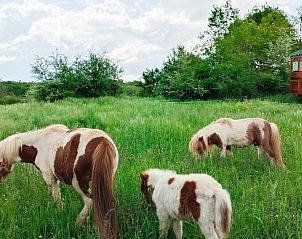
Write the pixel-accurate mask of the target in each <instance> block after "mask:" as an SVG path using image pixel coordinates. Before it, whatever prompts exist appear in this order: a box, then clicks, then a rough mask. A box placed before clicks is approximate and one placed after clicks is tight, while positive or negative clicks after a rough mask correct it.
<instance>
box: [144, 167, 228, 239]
mask: <svg viewBox="0 0 302 239" xmlns="http://www.w3.org/2000/svg"><path fill="white" fill-rule="evenodd" d="M140 178H141V190H142V192H143V193H144V194H145V197H146V198H147V199H150V198H152V201H153V203H154V204H155V206H156V213H157V217H158V220H159V229H160V236H161V237H163V238H166V237H167V234H168V230H169V227H170V219H172V220H173V230H174V233H175V236H176V238H177V239H181V238H182V234H183V230H182V221H183V220H184V219H193V220H195V221H196V222H197V223H198V225H199V227H200V230H201V231H202V232H203V234H204V236H205V238H206V239H222V238H225V237H226V236H227V234H228V232H229V230H230V225H231V217H232V206H231V199H230V195H229V193H228V192H227V191H226V190H224V189H222V187H221V185H220V184H219V183H218V182H217V181H216V180H215V179H214V178H212V177H211V176H209V175H207V174H188V175H179V174H176V173H175V172H173V171H169V170H160V169H148V170H146V171H144V172H142V173H141V174H140Z"/></svg>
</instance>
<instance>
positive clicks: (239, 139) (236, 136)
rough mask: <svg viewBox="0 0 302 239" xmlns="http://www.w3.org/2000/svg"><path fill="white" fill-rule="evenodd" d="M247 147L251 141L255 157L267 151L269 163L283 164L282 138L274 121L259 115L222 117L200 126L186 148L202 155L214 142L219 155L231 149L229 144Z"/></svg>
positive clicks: (279, 165) (281, 165)
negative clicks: (233, 117)
mask: <svg viewBox="0 0 302 239" xmlns="http://www.w3.org/2000/svg"><path fill="white" fill-rule="evenodd" d="M233 145H235V146H239V147H246V146H249V145H254V146H256V147H257V149H258V157H259V158H261V157H262V156H263V154H266V155H267V156H268V157H269V159H270V162H271V164H272V165H275V166H277V167H280V168H285V165H284V163H283V161H282V156H281V139H280V134H279V129H278V127H277V125H276V124H274V123H271V122H268V121H266V120H264V119H262V118H246V119H239V120H234V119H230V118H221V119H218V120H216V121H215V122H212V123H211V124H210V125H208V126H206V127H204V128H202V129H200V130H199V131H198V132H197V133H196V134H195V135H193V137H192V138H191V140H190V143H189V150H190V151H191V152H192V153H194V154H196V155H198V156H203V155H205V154H207V153H209V152H211V150H212V149H213V147H214V146H217V147H218V148H219V149H221V157H225V155H226V153H227V152H229V153H231V146H233Z"/></svg>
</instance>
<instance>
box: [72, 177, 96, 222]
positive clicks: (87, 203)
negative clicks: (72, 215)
mask: <svg viewBox="0 0 302 239" xmlns="http://www.w3.org/2000/svg"><path fill="white" fill-rule="evenodd" d="M72 186H73V188H74V189H75V190H76V191H77V192H78V193H79V194H80V195H81V197H82V199H83V201H84V207H83V209H82V211H81V212H80V213H79V215H78V217H77V220H76V225H77V226H81V225H84V224H85V223H86V222H87V218H88V215H89V213H90V211H91V208H92V199H91V198H90V197H89V196H87V195H86V194H85V193H84V192H83V191H82V190H81V188H80V187H79V183H78V181H77V180H76V178H74V179H73V180H72ZM87 186H88V185H87ZM87 189H88V188H87Z"/></svg>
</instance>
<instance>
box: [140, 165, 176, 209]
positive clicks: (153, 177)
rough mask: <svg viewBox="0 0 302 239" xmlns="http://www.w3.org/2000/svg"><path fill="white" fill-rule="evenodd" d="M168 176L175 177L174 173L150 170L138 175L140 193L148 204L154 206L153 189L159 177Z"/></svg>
mask: <svg viewBox="0 0 302 239" xmlns="http://www.w3.org/2000/svg"><path fill="white" fill-rule="evenodd" d="M168 175H175V172H174V171H170V170H161V169H157V168H151V169H148V170H146V171H144V172H141V173H140V180H141V191H142V193H143V194H144V196H145V199H146V200H147V202H148V204H151V205H152V206H154V203H153V201H152V194H153V191H154V188H155V186H156V184H157V182H158V180H159V179H160V178H161V177H163V176H168Z"/></svg>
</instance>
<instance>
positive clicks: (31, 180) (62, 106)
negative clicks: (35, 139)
mask: <svg viewBox="0 0 302 239" xmlns="http://www.w3.org/2000/svg"><path fill="white" fill-rule="evenodd" d="M220 117H232V118H242V117H263V118H266V119H268V120H269V121H272V122H275V123H276V124H277V125H278V126H279V129H280V132H281V137H282V151H283V158H284V163H285V165H286V166H287V168H288V169H289V171H284V170H278V169H275V168H272V167H271V166H270V165H269V162H268V159H267V158H264V159H263V160H262V161H260V160H259V159H258V158H257V152H256V149H255V148H254V147H249V148H245V149H234V150H233V153H234V156H233V157H232V158H226V159H224V160H222V159H220V157H219V153H218V152H216V153H215V154H214V156H213V157H212V158H209V157H207V158H204V159H203V160H196V159H195V158H194V157H193V156H192V155H190V153H189V152H188V142H189V139H190V137H191V136H192V135H193V134H194V133H195V132H196V131H197V130H198V129H200V128H202V127H203V126H205V125H207V124H209V123H210V122H212V121H213V120H215V119H217V118H220ZM54 123H62V124H66V125H67V126H69V127H91V128H100V129H103V130H105V131H106V132H108V133H109V134H110V135H111V137H112V138H113V139H114V141H115V142H116V144H117V146H118V149H119V152H120V162H119V167H118V171H117V175H116V181H115V192H116V198H117V204H118V205H117V206H118V209H117V212H118V220H119V228H120V234H121V238H123V239H139V238H151V239H152V238H158V221H157V217H156V214H155V211H154V210H153V209H152V208H149V207H148V206H147V204H146V203H145V201H144V198H143V195H142V193H141V192H140V186H139V173H140V172H141V171H143V170H145V169H147V168H150V167H159V168H169V169H174V170H176V171H177V172H178V173H193V172H194V173H208V174H210V175H212V176H213V177H215V178H216V179H217V180H218V181H219V182H220V183H221V184H222V185H223V187H224V188H225V189H227V190H228V191H229V193H230V195H231V198H232V203H233V223H232V228H231V233H230V237H229V238H238V239H239V238H280V239H285V238H302V186H301V182H302V173H301V169H302V151H301V145H302V143H301V141H300V140H301V139H302V107H301V105H300V104H295V103H278V102H272V101H268V100H248V101H194V102H170V101H161V100H154V99H142V98H112V97H105V98H98V99H66V100H63V101H59V102H56V103H39V102H32V103H22V104H15V105H6V106H0V139H3V138H5V137H7V136H8V135H11V134H14V133H16V132H23V131H28V130H34V129H37V128H41V127H45V126H47V125H49V124H54ZM61 190H62V199H63V207H58V206H57V205H56V204H55V202H54V201H53V199H52V198H51V196H50V194H49V193H48V191H47V186H46V184H45V182H44V180H43V179H42V176H41V174H40V173H39V172H38V171H37V170H36V169H35V167H34V166H32V165H29V164H17V165H16V166H15V168H14V170H13V172H12V173H11V174H10V175H9V176H8V177H7V179H6V181H5V183H3V184H1V185H0V205H1V206H0V238H1V239H19V238H28V239H33V238H44V239H63V238H64V239H65V238H68V239H80V238H85V239H92V238H98V233H97V231H96V229H95V226H94V222H93V215H92V216H91V217H90V219H89V222H88V223H87V225H86V226H84V227H80V228H77V227H75V225H74V224H75V219H76V216H77V215H78V213H79V212H80V210H81V209H82V206H83V204H82V200H81V198H80V196H79V195H78V194H77V193H76V192H74V191H73V189H72V188H71V187H69V186H65V185H63V184H61ZM168 238H170V239H171V238H174V235H173V232H172V231H170V233H169V236H168ZM183 238H185V239H189V238H190V239H197V238H203V237H202V234H201V232H200V231H199V228H198V226H197V225H196V224H195V223H194V222H192V221H186V222H185V223H184V237H183Z"/></svg>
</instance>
